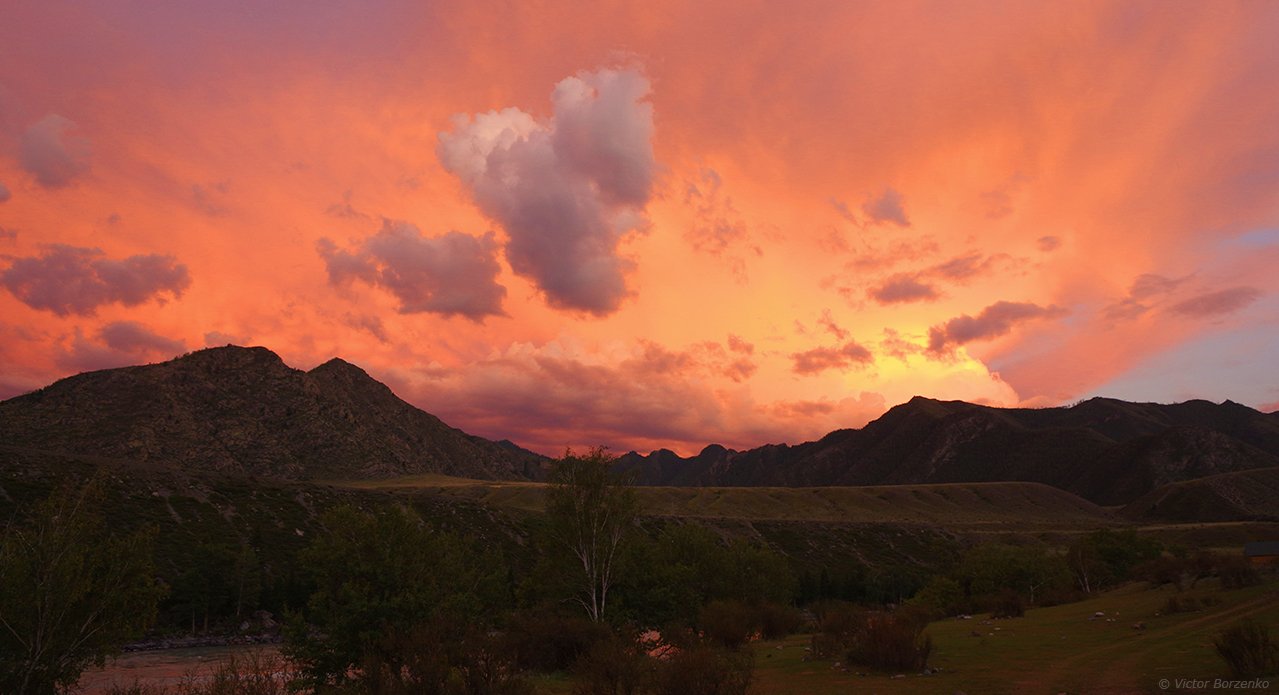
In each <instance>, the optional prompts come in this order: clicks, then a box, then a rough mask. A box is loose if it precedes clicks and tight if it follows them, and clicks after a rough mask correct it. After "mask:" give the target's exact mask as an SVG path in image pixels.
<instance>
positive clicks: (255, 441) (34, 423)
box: [0, 346, 546, 479]
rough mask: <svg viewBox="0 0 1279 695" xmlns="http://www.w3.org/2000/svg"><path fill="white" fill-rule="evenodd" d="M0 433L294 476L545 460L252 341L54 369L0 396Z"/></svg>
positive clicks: (525, 471)
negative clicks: (104, 365)
mask: <svg viewBox="0 0 1279 695" xmlns="http://www.w3.org/2000/svg"><path fill="white" fill-rule="evenodd" d="M0 441H3V442H4V443H5V444H7V445H10V446H19V447H25V448H28V449H34V450H42V451H50V452H57V453H64V454H75V455H87V456H100V457H104V458H110V459H124V460H129V461H134V462H146V463H155V464H173V465H180V466H183V467H186V468H189V469H193V470H209V471H220V472H226V473H252V474H256V475H269V476H277V477H284V478H295V479H322V478H338V477H340V478H354V477H386V476H392V475H402V474H406V473H425V472H432V473H447V474H449V475H457V476H465V477H468V478H484V479H495V478H496V479H530V478H537V477H539V476H540V474H541V470H542V467H543V465H544V463H545V462H546V458H545V457H543V456H541V455H539V454H535V453H533V452H531V451H527V450H524V449H521V448H519V447H517V446H514V445H512V444H510V443H509V442H492V441H489V440H487V439H482V438H480V437H476V436H472V435H469V434H467V433H465V432H463V431H461V430H458V429H454V428H452V427H449V426H448V425H446V424H444V423H443V422H441V421H440V419H439V418H437V417H435V416H434V415H431V414H429V413H426V412H423V411H421V410H419V409H417V408H415V407H413V406H412V405H409V404H408V403H405V402H404V401H402V400H400V399H399V398H398V397H396V395H395V394H394V393H392V392H391V390H390V389H389V388H387V387H386V386H385V385H383V384H382V383H380V382H378V381H376V380H374V379H373V378H372V377H370V376H369V375H368V374H366V373H365V372H364V370H362V369H360V368H359V367H356V366H355V365H352V364H350V363H348V362H344V361H343V360H340V359H336V358H335V359H332V360H330V361H328V362H325V363H324V364H322V365H320V366H318V367H316V368H315V369H312V370H311V371H309V372H304V371H301V370H298V369H292V368H290V367H289V366H287V365H285V364H284V362H283V361H281V360H280V358H279V357H278V356H277V355H276V354H275V353H273V352H271V351H270V350H267V349H266V348H260V347H255V348H241V347H233V346H227V347H220V348H211V349H207V350H200V351H199V352H194V353H191V354H189V355H185V356H183V357H180V358H178V359H175V360H171V361H169V362H164V363H161V364H153V365H146V366H140V367H124V368H120V369H106V370H102V371H97V372H88V373H85V374H79V375H77V376H73V377H69V378H66V379H62V380H61V381H58V382H56V383H54V384H52V385H50V386H48V387H46V388H43V389H40V390H39V391H36V392H33V393H29V394H25V395H22V396H18V397H16V398H12V399H9V400H7V401H4V402H3V403H0Z"/></svg>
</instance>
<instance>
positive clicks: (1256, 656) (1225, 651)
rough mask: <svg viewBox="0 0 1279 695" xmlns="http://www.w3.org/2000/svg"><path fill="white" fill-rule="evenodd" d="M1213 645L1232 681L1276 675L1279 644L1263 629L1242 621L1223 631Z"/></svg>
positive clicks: (1278, 671) (1264, 627) (1278, 661)
mask: <svg viewBox="0 0 1279 695" xmlns="http://www.w3.org/2000/svg"><path fill="white" fill-rule="evenodd" d="M1214 644H1215V646H1216V647H1217V654H1219V655H1220V656H1221V658H1222V659H1223V660H1225V662H1226V665H1228V666H1229V667H1230V673H1231V674H1232V675H1234V676H1235V677H1236V678H1253V677H1257V676H1267V675H1270V674H1274V673H1279V643H1276V642H1275V640H1274V638H1272V637H1271V636H1270V628H1268V627H1266V626H1265V625H1261V624H1259V623H1255V622H1252V621H1250V620H1248V621H1244V622H1242V623H1239V624H1238V625H1234V626H1232V627H1229V628H1226V629H1225V630H1223V631H1222V632H1221V634H1220V635H1218V636H1217V639H1216V640H1214Z"/></svg>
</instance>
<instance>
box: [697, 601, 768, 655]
mask: <svg viewBox="0 0 1279 695" xmlns="http://www.w3.org/2000/svg"><path fill="white" fill-rule="evenodd" d="M697 623H698V625H699V626H700V627H701V629H702V634H703V635H705V636H706V639H708V640H710V641H712V642H714V643H716V644H719V645H721V646H723V647H725V648H727V649H737V648H739V647H741V646H742V645H743V644H746V643H747V642H749V641H750V638H751V635H753V634H754V633H755V623H756V613H755V611H754V610H752V609H751V608H750V607H749V606H746V605H744V604H741V603H738V602H736V601H711V602H710V603H708V604H706V605H705V606H702V610H701V612H700V613H699V614H698V618H697Z"/></svg>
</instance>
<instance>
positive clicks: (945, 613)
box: [907, 575, 968, 618]
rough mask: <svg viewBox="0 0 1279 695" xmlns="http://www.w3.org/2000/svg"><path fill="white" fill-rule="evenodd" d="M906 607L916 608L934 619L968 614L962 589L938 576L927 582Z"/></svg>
mask: <svg viewBox="0 0 1279 695" xmlns="http://www.w3.org/2000/svg"><path fill="white" fill-rule="evenodd" d="M907 605H911V606H918V607H919V608H920V609H922V610H924V611H927V613H928V615H929V616H931V617H934V618H947V617H950V616H952V615H958V614H960V613H965V612H968V606H967V605H966V604H965V601H964V588H963V587H962V586H960V585H959V582H957V581H955V580H954V579H951V578H950V577H946V576H943V575H938V576H935V577H933V578H932V579H930V580H929V581H928V584H926V585H924V588H923V589H920V590H919V593H917V594H915V597H914V598H912V599H911V600H910V601H908V602H907Z"/></svg>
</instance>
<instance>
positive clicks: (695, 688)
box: [656, 645, 755, 695]
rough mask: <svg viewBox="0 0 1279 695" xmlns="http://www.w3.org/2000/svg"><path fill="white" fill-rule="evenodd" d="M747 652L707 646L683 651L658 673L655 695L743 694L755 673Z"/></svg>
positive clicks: (751, 654)
mask: <svg viewBox="0 0 1279 695" xmlns="http://www.w3.org/2000/svg"><path fill="white" fill-rule="evenodd" d="M754 669H755V660H754V655H753V653H752V652H751V651H750V650H749V649H743V650H740V651H728V650H724V649H720V648H717V647H713V646H709V645H700V646H695V647H692V648H690V649H685V650H682V651H680V652H678V653H677V654H675V655H674V656H672V657H671V658H670V659H668V660H667V661H666V663H664V664H663V665H662V667H661V668H660V670H659V671H658V674H657V676H658V677H657V688H656V692H657V695H745V693H746V691H747V689H748V688H750V684H751V677H752V675H753V674H754Z"/></svg>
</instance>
